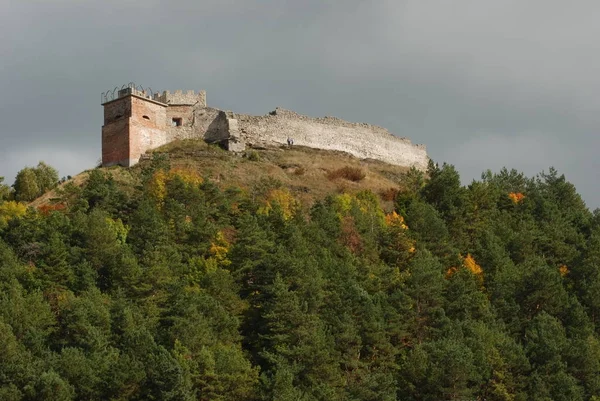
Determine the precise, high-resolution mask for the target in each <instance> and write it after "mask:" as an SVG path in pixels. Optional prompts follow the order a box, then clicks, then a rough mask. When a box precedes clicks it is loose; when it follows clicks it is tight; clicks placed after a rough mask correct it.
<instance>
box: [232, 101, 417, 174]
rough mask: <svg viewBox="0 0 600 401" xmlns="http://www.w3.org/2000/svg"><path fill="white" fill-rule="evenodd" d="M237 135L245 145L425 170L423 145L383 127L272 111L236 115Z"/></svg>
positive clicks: (284, 111) (332, 118)
mask: <svg viewBox="0 0 600 401" xmlns="http://www.w3.org/2000/svg"><path fill="white" fill-rule="evenodd" d="M236 117H237V120H238V126H239V131H240V136H241V138H242V140H243V141H245V142H246V143H247V144H249V145H261V144H286V143H287V139H288V138H292V139H293V140H294V144H295V145H302V146H307V147H311V148H318V149H326V150H338V151H342V152H347V153H350V154H352V155H354V156H356V157H358V158H361V159H368V158H370V159H377V160H382V161H384V162H387V163H391V164H396V165H401V166H407V167H411V166H414V167H416V168H418V169H421V170H425V169H426V168H427V163H428V161H429V158H428V156H427V152H426V150H425V146H423V145H413V144H412V143H411V141H410V140H409V139H407V138H398V137H396V136H394V135H392V134H391V133H390V132H389V131H387V130H386V129H385V128H382V127H378V126H374V125H370V124H362V123H350V122H347V121H344V120H340V119H338V118H334V117H323V118H311V117H307V116H303V115H299V114H297V113H295V112H292V111H289V110H283V109H276V110H275V111H274V112H272V113H270V114H268V115H266V116H250V115H243V114H239V115H236Z"/></svg>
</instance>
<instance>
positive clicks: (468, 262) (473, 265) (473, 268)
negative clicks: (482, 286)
mask: <svg viewBox="0 0 600 401" xmlns="http://www.w3.org/2000/svg"><path fill="white" fill-rule="evenodd" d="M463 266H465V267H466V268H467V269H468V270H469V271H470V272H471V273H473V274H474V275H476V276H482V275H483V269H481V266H479V265H478V264H477V262H475V259H474V258H473V256H471V254H470V253H467V256H466V257H465V259H464V260H463Z"/></svg>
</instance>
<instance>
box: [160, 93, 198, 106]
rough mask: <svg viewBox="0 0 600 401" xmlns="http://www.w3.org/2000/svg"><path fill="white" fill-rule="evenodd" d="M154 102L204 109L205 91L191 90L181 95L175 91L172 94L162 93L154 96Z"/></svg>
mask: <svg viewBox="0 0 600 401" xmlns="http://www.w3.org/2000/svg"><path fill="white" fill-rule="evenodd" d="M154 100H156V101H157V102H161V103H165V104H169V105H171V104H185V105H190V106H193V105H197V106H199V107H206V91H198V92H194V91H193V90H190V91H187V92H186V93H183V91H181V90H177V91H175V92H173V93H171V92H169V91H164V92H163V93H162V94H158V93H157V94H155V95H154Z"/></svg>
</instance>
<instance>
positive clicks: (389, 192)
mask: <svg viewBox="0 0 600 401" xmlns="http://www.w3.org/2000/svg"><path fill="white" fill-rule="evenodd" d="M396 195H398V188H394V187H390V188H388V189H382V190H381V191H379V196H380V197H381V200H384V201H393V200H395V199H396Z"/></svg>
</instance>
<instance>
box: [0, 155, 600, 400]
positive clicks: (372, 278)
mask: <svg viewBox="0 0 600 401" xmlns="http://www.w3.org/2000/svg"><path fill="white" fill-rule="evenodd" d="M39 167H40V166H39V165H38V168H39ZM34 170H35V169H34ZM42 170H43V169H42ZM136 171H139V175H138V176H137V177H136V179H137V181H136V184H135V185H132V186H131V187H129V188H124V187H122V186H120V185H118V184H117V182H116V181H115V179H114V178H113V177H112V175H111V173H110V172H108V171H104V170H101V169H96V170H92V171H91V172H90V173H89V178H88V180H87V182H86V183H85V184H84V185H82V186H76V185H75V184H73V183H68V184H66V185H64V186H63V187H62V188H61V189H60V190H58V192H57V196H56V198H55V199H54V200H53V201H52V202H51V203H49V204H46V205H44V206H41V207H39V208H38V209H32V208H27V207H26V206H25V205H23V204H22V203H19V202H18V201H19V200H26V198H27V197H26V195H24V194H25V193H26V192H21V191H25V189H22V188H21V187H20V186H18V185H17V184H16V182H15V187H14V192H11V191H8V190H7V188H6V187H0V286H1V287H0V399H2V400H4V399H6V400H38V399H45V400H147V399H154V400H282V401H283V400H373V401H374V400H378V401H379V400H414V401H434V400H466V399H473V400H475V399H478V400H497V401H501V400H502V401H509V400H510V401H520V400H536V401H549V400H554V401H557V400H558V401H562V400H564V401H567V400H569V401H574V400H599V399H600V326H599V325H598V319H599V318H600V300H599V298H598V297H597V296H596V294H598V292H599V291H600V224H599V223H600V215H599V213H598V212H597V211H594V212H591V211H589V210H588V208H587V207H586V206H585V204H584V202H583V201H582V199H581V197H580V196H579V195H578V194H577V192H576V190H575V187H574V186H573V185H572V184H570V183H569V182H568V181H566V179H565V177H564V176H563V175H560V174H559V173H558V172H557V171H556V170H554V169H550V170H549V172H547V173H541V174H539V175H537V176H536V177H533V178H529V177H526V176H524V175H523V174H522V173H519V172H517V171H515V170H507V169H503V170H501V171H500V172H497V173H492V172H490V171H487V172H485V173H484V174H483V175H482V178H481V179H480V180H476V181H473V182H472V183H471V184H470V185H467V186H463V185H461V183H460V177H459V174H458V173H457V171H456V170H455V169H454V167H453V166H451V165H447V164H444V165H442V166H441V167H438V166H436V165H434V164H430V167H429V170H428V171H427V173H426V174H422V173H420V172H418V171H416V170H411V171H409V172H408V173H407V174H406V175H405V176H404V177H403V179H402V180H401V181H400V182H398V186H399V190H398V193H397V195H396V197H395V200H394V207H393V210H384V209H383V208H382V207H381V203H380V200H379V198H378V195H376V194H374V193H373V192H370V191H362V192H358V193H336V194H331V195H330V196H328V197H326V198H324V199H320V200H317V201H316V202H315V203H314V204H313V205H311V206H310V207H309V208H307V207H303V206H304V205H300V204H299V203H298V201H297V200H296V199H295V198H294V196H293V193H291V192H290V191H289V190H288V189H287V188H285V186H284V185H283V184H282V183H280V182H278V181H276V180H272V179H271V180H268V179H262V180H258V181H256V182H253V183H248V186H247V187H244V188H239V187H230V188H220V187H218V186H217V185H216V183H213V182H211V181H210V180H208V179H206V178H204V177H203V176H202V175H201V173H200V172H197V171H194V170H190V169H185V168H176V167H172V166H171V165H170V164H169V162H168V161H167V160H165V159H163V158H161V157H155V158H154V159H153V160H152V161H151V162H149V163H147V164H145V165H144V166H143V167H142V168H140V169H139V170H136ZM38 173H39V172H38ZM23 175H24V176H25V178H23V180H24V181H30V182H34V181H35V182H36V184H37V188H38V189H37V191H42V190H41V189H40V188H44V189H43V190H47V189H48V187H44V185H43V184H40V183H43V182H49V181H43V179H40V180H41V181H38V178H35V179H34V176H35V177H37V174H36V172H35V171H30V172H27V173H23ZM41 175H42V176H43V175H44V174H41ZM52 178H56V177H55V176H53V177H52ZM56 181H57V180H56V179H54V180H53V182H56ZM32 186H33V185H32ZM17 187H19V188H21V189H19V190H17ZM33 187H34V186H33ZM23 188H29V185H27V186H25V187H23ZM34 189H35V187H34ZM34 192H35V191H33V190H32V191H31V192H27V193H28V194H32V193H34ZM35 193H36V194H39V192H35ZM9 203H10V204H13V205H16V206H14V207H13V208H12V209H11V208H8V207H6V205H8V204H9Z"/></svg>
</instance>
